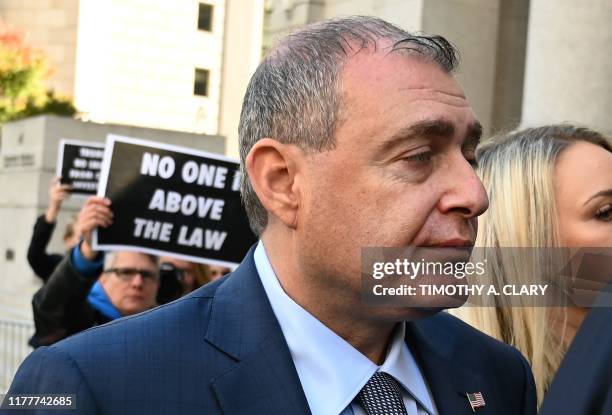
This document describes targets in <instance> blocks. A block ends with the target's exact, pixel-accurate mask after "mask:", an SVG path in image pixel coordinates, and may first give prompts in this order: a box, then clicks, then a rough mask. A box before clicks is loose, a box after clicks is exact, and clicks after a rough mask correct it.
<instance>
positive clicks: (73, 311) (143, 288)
mask: <svg viewBox="0 0 612 415" xmlns="http://www.w3.org/2000/svg"><path fill="white" fill-rule="evenodd" d="M109 220H112V213H111V212H110V209H109V208H108V201H107V200H106V199H103V198H98V197H92V198H90V199H88V200H87V202H86V203H85V205H84V206H83V209H82V210H81V213H80V214H79V227H80V229H82V230H83V240H82V241H81V242H80V243H79V244H78V245H77V246H76V247H74V248H73V250H72V251H71V253H70V255H67V256H66V258H64V260H63V261H62V262H60V264H59V265H58V267H57V268H56V270H55V271H54V272H53V274H52V275H51V277H49V280H48V281H47V284H45V285H44V286H43V287H42V288H41V289H40V290H39V291H38V292H37V293H36V294H35V295H34V298H33V299H32V308H33V312H34V322H35V325H36V333H35V334H34V336H33V337H32V339H31V340H30V345H32V346H33V347H35V348H36V347H39V346H47V345H50V344H53V343H55V342H57V341H59V340H61V339H64V338H66V337H68V336H70V335H72V334H75V333H78V332H80V331H82V330H85V329H87V328H90V327H93V326H96V325H99V324H104V323H107V322H109V321H112V320H115V319H118V318H121V317H124V316H128V315H133V314H137V313H140V312H142V311H145V310H148V309H150V308H153V307H155V306H156V305H157V301H156V295H157V291H158V288H159V282H160V277H159V260H158V258H157V257H155V256H152V255H148V254H144V253H139V252H129V251H117V252H109V253H107V254H106V255H104V253H102V252H96V251H94V250H93V249H92V248H91V231H92V230H93V229H94V228H95V227H97V226H101V225H103V224H105V223H107V222H108V221H109Z"/></svg>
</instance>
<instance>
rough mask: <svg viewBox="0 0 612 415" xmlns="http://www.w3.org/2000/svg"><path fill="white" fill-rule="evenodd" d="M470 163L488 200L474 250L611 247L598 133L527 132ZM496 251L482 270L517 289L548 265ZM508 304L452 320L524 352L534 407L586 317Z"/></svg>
mask: <svg viewBox="0 0 612 415" xmlns="http://www.w3.org/2000/svg"><path fill="white" fill-rule="evenodd" d="M476 157H477V160H478V174H479V176H480V177H481V179H482V181H483V183H484V186H485V188H486V190H487V194H488V195H489V199H490V206H489V209H488V210H487V212H486V213H484V214H483V215H482V216H481V217H480V218H479V222H478V237H477V239H476V246H478V247H534V248H547V247H585V246H591V247H593V246H597V247H612V149H611V147H610V143H609V142H608V141H606V138H605V137H603V136H602V135H601V134H599V133H597V132H594V131H591V130H588V129H586V128H580V127H575V126H570V125H551V126H545V127H539V128H530V129H525V130H522V131H518V132H514V133H511V134H509V135H505V136H499V137H494V138H492V139H490V140H488V141H486V142H484V143H482V144H481V145H480V146H479V148H478V149H477V154H476ZM494 251H495V252H497V254H494V253H493V252H494ZM501 251H502V250H487V251H486V252H491V255H495V256H496V258H490V259H492V260H490V261H489V263H495V264H497V266H496V267H495V269H491V270H490V272H492V274H493V278H494V279H495V280H496V283H497V284H516V283H520V282H522V281H521V278H525V276H526V275H533V274H532V272H533V270H534V267H535V268H537V270H538V272H540V273H541V274H546V273H547V272H549V271H550V267H554V266H555V264H552V263H546V262H542V263H537V264H534V262H530V261H525V262H521V261H517V259H516V257H515V256H513V255H504V254H503V253H500V252H501ZM487 300H488V301H491V299H490V298H488V299H487ZM507 300H508V299H503V298H502V297H500V298H496V299H494V300H493V301H495V305H496V306H497V307H463V308H461V309H459V310H456V311H454V312H453V314H456V315H458V316H459V317H461V318H463V319H464V320H465V321H467V322H468V323H470V324H472V325H473V326H475V327H477V328H479V329H480V330H482V331H484V332H485V333H487V334H489V335H491V336H493V337H495V338H497V339H499V340H502V341H504V342H506V343H509V344H512V345H514V346H515V347H517V348H518V349H519V350H520V351H521V352H522V353H523V355H524V356H525V357H526V358H527V359H528V360H529V362H530V363H531V365H532V370H533V374H534V377H535V380H536V386H537V389H538V404H540V403H541V402H542V399H543V397H544V395H545V393H546V391H547V388H548V386H549V385H550V382H551V380H552V377H553V375H554V374H555V372H556V370H557V369H558V367H559V365H560V363H561V360H562V358H563V355H564V353H565V351H566V350H567V347H568V346H569V344H570V343H571V341H572V339H573V337H574V335H575V333H576V330H577V329H578V328H579V326H580V324H581V322H582V320H583V319H584V316H585V315H586V313H587V312H588V310H585V309H581V308H577V307H574V308H551V307H527V306H526V305H527V304H528V303H527V299H521V298H520V297H519V298H518V299H517V298H516V297H515V298H513V299H512V304H513V305H514V306H513V307H510V306H508V302H507ZM521 301H524V304H521ZM517 304H518V305H524V306H523V307H520V306H519V307H517V306H516V305H517Z"/></svg>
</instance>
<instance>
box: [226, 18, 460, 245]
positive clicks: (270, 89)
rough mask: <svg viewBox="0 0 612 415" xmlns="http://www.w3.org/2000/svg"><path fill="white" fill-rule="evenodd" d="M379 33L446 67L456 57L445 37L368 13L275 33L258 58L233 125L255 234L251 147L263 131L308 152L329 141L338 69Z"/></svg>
mask: <svg viewBox="0 0 612 415" xmlns="http://www.w3.org/2000/svg"><path fill="white" fill-rule="evenodd" d="M380 40H386V41H389V43H390V44H391V46H389V48H387V49H388V53H391V52H396V51H400V52H403V53H407V54H410V55H414V56H419V57H421V58H422V59H425V60H427V61H430V62H433V63H436V64H437V65H439V66H440V67H441V68H442V69H443V70H445V71H446V72H449V73H452V72H453V71H454V70H455V69H456V67H457V65H458V52H457V50H456V49H455V48H454V47H453V46H452V45H451V44H450V43H449V42H448V41H447V40H446V39H444V38H443V37H441V36H429V35H423V34H418V35H417V34H411V33H408V32H407V31H405V30H403V29H401V28H399V27H397V26H395V25H393V24H390V23H388V22H385V21H384V20H381V19H379V18H376V17H366V16H354V17H346V18H338V19H333V20H327V21H324V22H319V23H314V24H311V25H308V26H306V27H304V28H302V29H300V30H298V31H297V32H295V33H293V34H291V35H289V36H287V37H285V38H284V39H283V40H281V41H280V42H279V43H278V44H277V45H276V46H275V47H274V48H272V49H271V50H270V52H269V53H268V54H267V56H266V57H265V58H264V59H263V61H262V62H261V63H260V65H259V67H258V68H257V70H256V71H255V74H254V75H253V77H252V78H251V81H250V82H249V86H248V88H247V91H246V94H245V97H244V102H243V104H242V113H241V115H240V125H239V127H238V133H239V137H240V160H241V173H242V177H241V188H240V192H241V196H242V201H243V203H244V206H245V208H246V211H247V215H248V217H249V222H250V225H251V229H252V230H253V232H255V234H257V235H260V234H261V232H262V231H263V230H264V229H265V227H266V225H267V221H268V214H267V212H266V210H265V208H264V207H263V206H262V204H261V202H260V201H259V199H258V197H257V194H256V193H255V191H254V190H253V187H252V185H251V182H250V180H249V177H248V174H247V171H246V167H245V161H246V157H247V155H248V154H249V151H250V150H251V148H252V147H253V145H255V143H256V142H257V141H258V140H260V139H261V138H265V137H268V138H273V139H275V140H277V141H279V142H281V143H285V144H293V145H296V146H299V147H300V148H302V149H303V150H309V151H314V152H321V151H325V150H331V149H333V148H334V147H335V139H334V132H335V128H336V126H337V124H338V123H339V119H340V114H341V104H342V99H341V96H340V95H341V91H339V86H338V79H339V75H340V72H341V70H342V68H343V66H344V64H345V63H346V61H347V59H348V57H349V56H350V54H351V52H354V53H356V52H359V51H361V50H364V49H365V50H367V49H370V48H371V49H372V50H373V51H376V50H377V45H378V44H379V41H380Z"/></svg>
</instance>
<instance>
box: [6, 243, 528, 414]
mask: <svg viewBox="0 0 612 415" xmlns="http://www.w3.org/2000/svg"><path fill="white" fill-rule="evenodd" d="M406 331H407V334H406V341H407V344H408V345H409V347H410V348H411V350H412V352H413V353H414V355H415V357H416V359H417V361H418V362H419V364H420V365H421V368H422V371H423V373H424V375H425V377H426V379H427V381H428V383H429V385H430V388H431V391H432V394H433V397H434V400H435V403H436V405H437V407H438V410H439V412H440V414H441V415H463V414H465V415H467V414H471V413H472V409H471V407H470V405H469V403H468V400H467V398H466V396H465V393H466V392H470V393H472V392H482V394H483V396H484V399H485V402H486V406H485V407H483V408H481V409H478V410H477V413H478V414H480V415H486V414H489V415H493V414H494V415H503V414H508V415H519V414H521V415H522V414H528V415H531V414H535V407H536V403H535V388H534V383H533V378H532V375H531V371H530V369H529V367H528V365H527V363H526V361H525V359H524V358H523V357H522V356H521V355H520V353H519V352H518V351H516V350H515V349H513V348H511V347H509V346H507V345H505V344H502V343H500V342H498V341H496V340H494V339H492V338H490V337H488V336H485V335H484V334H482V333H480V332H478V331H476V330H474V329H473V328H471V327H469V326H467V325H466V324H464V323H462V322H461V321H459V320H457V319H456V318H454V317H452V316H450V315H448V314H446V313H439V314H438V315H436V316H433V317H430V318H426V319H422V320H420V321H418V322H414V323H408V324H407V330H406ZM9 393H14V394H18V393H21V394H26V393H72V394H76V395H77V397H76V401H77V406H78V411H77V413H79V414H112V415H119V414H130V415H133V414H218V413H223V414H279V415H280V414H282V415H287V414H308V413H310V410H309V408H308V404H307V401H306V398H305V396H304V392H303V390H302V387H301V385H300V381H299V378H298V375H297V372H296V369H295V366H294V364H293V361H292V359H291V355H290V353H289V349H288V347H287V343H286V342H285V339H284V337H283V334H282V332H281V329H280V326H279V324H278V322H277V320H276V318H275V316H274V314H273V312H272V308H271V306H270V303H269V301H268V299H267V296H266V294H265V291H264V289H263V286H262V284H261V282H260V280H259V277H258V274H257V271H256V268H255V263H254V260H253V250H251V252H249V254H248V255H247V257H246V258H245V260H244V262H243V263H242V264H241V265H240V267H239V268H238V269H237V270H236V271H235V272H234V273H232V274H230V276H229V277H226V278H224V279H222V280H220V281H216V282H214V283H212V284H209V285H207V286H205V287H202V288H201V289H198V290H196V291H194V292H193V293H191V294H190V295H188V296H186V297H183V298H181V299H179V300H177V301H175V302H173V303H170V304H166V305H164V306H161V307H159V308H157V309H154V310H151V311H148V312H145V313H142V314H139V315H136V316H133V317H128V318H124V319H120V320H116V321H113V322H111V323H109V324H106V325H103V326H98V327H96V328H93V329H89V330H87V331H85V332H83V333H80V334H77V335H75V336H72V337H70V338H68V339H66V340H63V341H61V342H59V343H56V344H55V345H53V346H50V347H41V348H40V349H38V350H36V351H35V352H33V353H32V354H31V355H30V356H29V357H28V358H27V359H26V360H25V361H24V363H23V364H22V366H21V368H20V369H19V371H18V373H17V375H16V376H15V379H14V381H13V384H12V386H11V388H10V391H9ZM16 413H19V414H22V413H23V412H22V411H20V412H16ZM51 413H53V414H59V413H62V412H59V411H53V412H51ZM65 413H67V414H74V413H75V411H73V410H72V411H71V410H67V411H66V412H65Z"/></svg>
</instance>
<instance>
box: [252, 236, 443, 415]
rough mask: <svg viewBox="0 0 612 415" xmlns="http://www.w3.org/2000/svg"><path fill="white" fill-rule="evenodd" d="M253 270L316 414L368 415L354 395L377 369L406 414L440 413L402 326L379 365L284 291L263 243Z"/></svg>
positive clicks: (256, 253) (397, 330)
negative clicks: (394, 386) (389, 380)
mask: <svg viewBox="0 0 612 415" xmlns="http://www.w3.org/2000/svg"><path fill="white" fill-rule="evenodd" d="M255 266H256V268H257V272H258V273H259V276H260V278H261V282H262V284H263V286H264V289H265V291H266V295H267V296H268V300H269V301H270V304H271V305H272V310H273V311H274V315H275V316H276V319H277V320H278V322H279V324H280V327H281V330H282V331H283V335H284V336H285V340H286V341H287V345H288V346H289V351H290V352H291V357H292V358H293V363H294V364H295V367H296V369H297V373H298V376H299V378H300V382H301V384H302V388H303V389H304V394H305V395H306V399H307V401H308V405H309V406H310V410H311V411H312V413H313V415H338V414H341V415H350V414H354V415H363V414H365V412H364V410H363V408H362V407H361V405H359V404H358V403H357V401H356V400H355V397H356V396H357V394H358V393H359V392H360V391H361V389H362V388H363V386H364V385H365V384H366V383H367V382H368V380H369V379H370V378H371V377H372V375H373V374H374V373H375V372H376V371H379V370H380V371H383V372H386V373H388V374H389V375H391V376H393V377H394V378H395V380H397V381H398V382H399V384H400V386H401V387H402V398H403V400H404V404H405V405H406V410H407V412H408V415H437V411H436V408H435V405H434V403H433V398H432V396H431V392H430V390H429V388H428V386H427V383H426V382H425V379H424V378H423V375H422V373H421V371H420V369H419V367H418V365H417V363H416V361H415V359H414V357H413V356H412V354H411V353H410V350H409V349H408V346H407V345H406V343H405V341H404V335H405V329H406V327H405V324H404V323H402V324H400V325H398V328H397V329H396V331H395V332H394V336H393V341H392V342H391V345H390V347H389V350H388V352H387V356H386V358H385V361H384V363H383V365H382V366H378V365H376V364H375V363H373V362H372V361H371V360H370V359H368V358H367V357H366V356H364V355H363V354H361V353H360V352H359V351H358V350H357V349H355V348H354V347H353V346H351V345H350V344H349V343H347V342H346V341H345V340H344V339H342V338H341V337H340V336H338V335H337V334H336V333H334V332H333V331H331V330H330V329H329V328H328V327H327V326H325V325H324V324H323V323H321V322H320V321H319V320H317V318H316V317H314V316H313V315H312V314H310V313H309V312H308V311H306V310H305V309H303V308H302V307H301V306H300V305H299V304H297V303H296V302H295V301H293V300H292V299H291V297H289V296H288V295H287V293H285V291H284V290H283V288H282V287H281V285H280V283H279V281H278V278H277V277H276V274H275V272H274V270H273V269H272V265H271V264H270V261H269V259H268V256H267V254H266V251H265V248H264V246H263V242H262V241H259V243H258V244H257V248H256V249H255Z"/></svg>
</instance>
